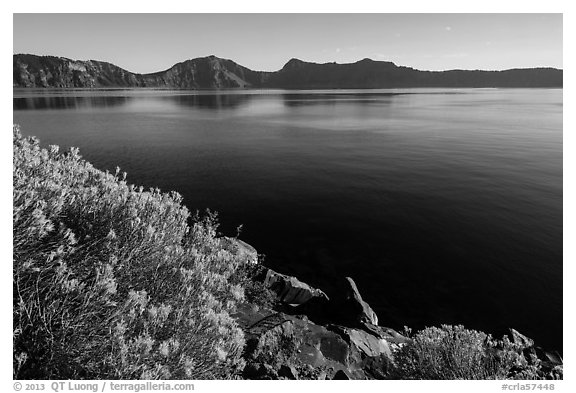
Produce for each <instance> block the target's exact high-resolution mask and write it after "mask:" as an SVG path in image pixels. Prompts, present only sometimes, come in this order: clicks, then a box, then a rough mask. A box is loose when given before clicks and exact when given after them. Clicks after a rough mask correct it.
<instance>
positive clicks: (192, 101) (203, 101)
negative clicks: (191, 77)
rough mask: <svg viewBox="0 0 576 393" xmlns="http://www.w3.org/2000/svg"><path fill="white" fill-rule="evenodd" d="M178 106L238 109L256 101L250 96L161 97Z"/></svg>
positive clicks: (200, 95) (201, 95)
mask: <svg viewBox="0 0 576 393" xmlns="http://www.w3.org/2000/svg"><path fill="white" fill-rule="evenodd" d="M161 98H162V99H163V100H168V101H171V102H173V103H175V104H177V105H181V106H185V107H193V108H198V109H212V110H223V109H237V108H239V107H241V106H245V105H248V104H249V103H250V101H251V100H253V99H254V96H253V95H250V94H191V95H173V96H165V97H161Z"/></svg>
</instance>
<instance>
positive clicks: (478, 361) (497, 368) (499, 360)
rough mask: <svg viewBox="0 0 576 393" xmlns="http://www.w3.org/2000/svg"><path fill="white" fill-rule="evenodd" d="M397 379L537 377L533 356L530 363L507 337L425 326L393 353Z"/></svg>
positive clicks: (462, 329)
mask: <svg viewBox="0 0 576 393" xmlns="http://www.w3.org/2000/svg"><path fill="white" fill-rule="evenodd" d="M395 362H396V375H395V377H397V378H399V379H511V378H513V379H538V378H539V375H538V372H539V364H538V360H537V359H530V362H529V361H528V360H527V359H526V358H525V357H524V356H523V354H522V347H521V346H519V345H518V344H514V343H512V342H511V341H510V340H509V339H508V338H507V337H504V338H503V339H502V340H496V339H494V338H492V336H490V335H488V334H486V333H483V332H478V331H475V330H469V329H465V328H464V327H463V326H461V325H458V326H451V325H442V327H440V328H437V327H429V328H426V329H424V330H422V331H420V332H418V333H417V334H415V335H414V336H413V337H412V341H411V342H409V343H407V344H405V345H404V346H403V347H402V348H401V349H399V350H398V351H397V352H396V353H395Z"/></svg>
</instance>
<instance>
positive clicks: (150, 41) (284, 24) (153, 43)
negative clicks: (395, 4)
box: [13, 14, 563, 73]
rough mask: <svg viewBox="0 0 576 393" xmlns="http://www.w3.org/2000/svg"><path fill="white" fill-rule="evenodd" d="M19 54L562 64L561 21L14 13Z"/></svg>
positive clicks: (124, 61) (151, 62)
mask: <svg viewBox="0 0 576 393" xmlns="http://www.w3.org/2000/svg"><path fill="white" fill-rule="evenodd" d="M13 22H14V25H13V26H14V27H13V29H14V30H13V33H14V35H13V40H14V41H13V53H31V54H36V55H53V56H63V57H68V58H72V59H77V60H89V59H93V60H102V61H107V62H110V63H113V64H115V65H117V66H120V67H122V68H124V69H127V70H128V71H132V72H137V73H148V72H156V71H162V70H165V69H168V68H170V67H171V66H172V65H174V64H175V63H178V62H181V61H184V60H187V59H192V58H196V57H203V56H208V55H216V56H218V57H223V58H227V59H231V60H234V61H235V62H237V63H238V64H241V65H243V66H245V67H248V68H250V69H253V70H260V71H276V70H278V69H280V68H282V66H283V65H284V64H285V63H286V62H287V61H288V60H290V59H291V58H299V59H301V60H304V61H312V62H319V63H326V62H337V63H350V62H355V61H358V60H361V59H363V58H370V59H373V60H385V61H392V62H394V63H396V64H397V65H402V66H409V67H414V68H417V69H420V70H448V69H483V70H503V69H510V68H528V67H556V68H563V64H562V14H14V16H13Z"/></svg>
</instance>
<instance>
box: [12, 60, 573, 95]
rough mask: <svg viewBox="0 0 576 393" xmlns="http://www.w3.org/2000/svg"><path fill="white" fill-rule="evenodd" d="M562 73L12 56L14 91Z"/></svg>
mask: <svg viewBox="0 0 576 393" xmlns="http://www.w3.org/2000/svg"><path fill="white" fill-rule="evenodd" d="M562 84H563V71H562V70H558V69H554V68H528V69H512V70H505V71H467V70H452V71H420V70H415V69H413V68H409V67H401V66H400V67H399V66H397V65H395V64H394V63H391V62H387V61H373V60H370V59H364V60H360V61H358V62H356V63H349V64H337V63H325V64H317V63H309V62H305V61H302V60H298V59H291V60H290V61H289V62H288V63H286V65H285V66H284V67H283V68H282V69H280V70H279V71H275V72H264V71H253V70H250V69H248V68H246V67H243V66H241V65H239V64H237V63H235V62H233V61H231V60H226V59H221V58H218V57H216V56H208V57H201V58H196V59H191V60H186V61H184V62H181V63H178V64H175V65H174V66H172V67H170V68H169V69H167V70H165V71H160V72H155V73H151V74H136V73H132V72H130V71H126V70H124V69H122V68H120V67H118V66H115V65H113V64H110V63H106V62H102V61H95V60H88V61H80V60H71V59H67V58H64V57H54V56H35V55H24V54H18V55H14V56H13V86H14V87H52V88H54V87H55V88H98V87H148V88H171V89H232V88H285V89H331V88H402V87H562Z"/></svg>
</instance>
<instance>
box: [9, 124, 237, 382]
mask: <svg viewBox="0 0 576 393" xmlns="http://www.w3.org/2000/svg"><path fill="white" fill-rule="evenodd" d="M13 148H14V158H13V164H14V166H13V185H14V188H13V202H14V206H13V246H14V251H13V277H14V284H13V306H14V307H13V321H14V336H13V337H14V338H13V339H14V353H13V355H14V378H18V379H24V378H38V379H68V378H70V379H82V378H86V379H137V378H145V379H157V378H163V379H180V378H183V379H211V378H227V377H229V376H231V375H232V376H233V375H235V372H236V371H238V370H239V369H241V367H242V360H241V359H240V355H241V352H242V348H243V346H244V336H243V333H242V331H241V330H240V329H239V327H238V326H237V324H236V323H235V321H234V320H233V319H232V318H231V316H230V314H231V313H232V312H233V311H234V309H235V306H236V304H237V302H239V301H241V300H242V299H243V289H242V287H241V286H240V285H237V284H230V283H229V281H228V279H229V278H230V277H231V276H233V275H234V273H235V271H236V269H237V268H238V267H239V265H241V264H242V261H241V260H240V259H239V258H237V257H236V256H235V255H234V254H232V253H230V252H228V251H226V250H225V249H223V248H222V247H221V245H220V241H219V240H218V238H217V233H216V228H217V224H216V220H215V218H214V216H213V215H210V214H209V215H208V216H207V217H205V218H203V219H196V220H194V221H192V223H191V224H189V223H188V222H189V221H188V219H189V212H188V210H187V209H186V208H185V207H184V206H183V205H182V203H181V202H182V198H181V197H180V195H178V194H177V193H175V192H172V193H161V192H160V191H159V190H157V189H155V190H149V191H144V190H143V189H142V188H141V187H140V188H137V187H135V186H133V185H128V184H127V183H126V180H125V178H126V174H125V173H124V174H122V175H121V174H120V172H119V169H117V171H116V173H115V174H111V173H108V172H102V171H100V170H97V169H95V168H94V167H93V166H92V165H91V164H90V163H88V162H86V161H85V160H83V159H82V158H81V157H80V155H79V154H78V150H77V149H71V150H70V151H69V152H64V153H62V152H60V151H59V149H58V147H57V146H50V147H49V149H43V148H41V147H40V145H39V142H38V140H37V139H35V138H32V137H29V138H25V137H23V136H22V135H21V134H20V132H19V129H18V127H17V126H15V127H14V132H13Z"/></svg>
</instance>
